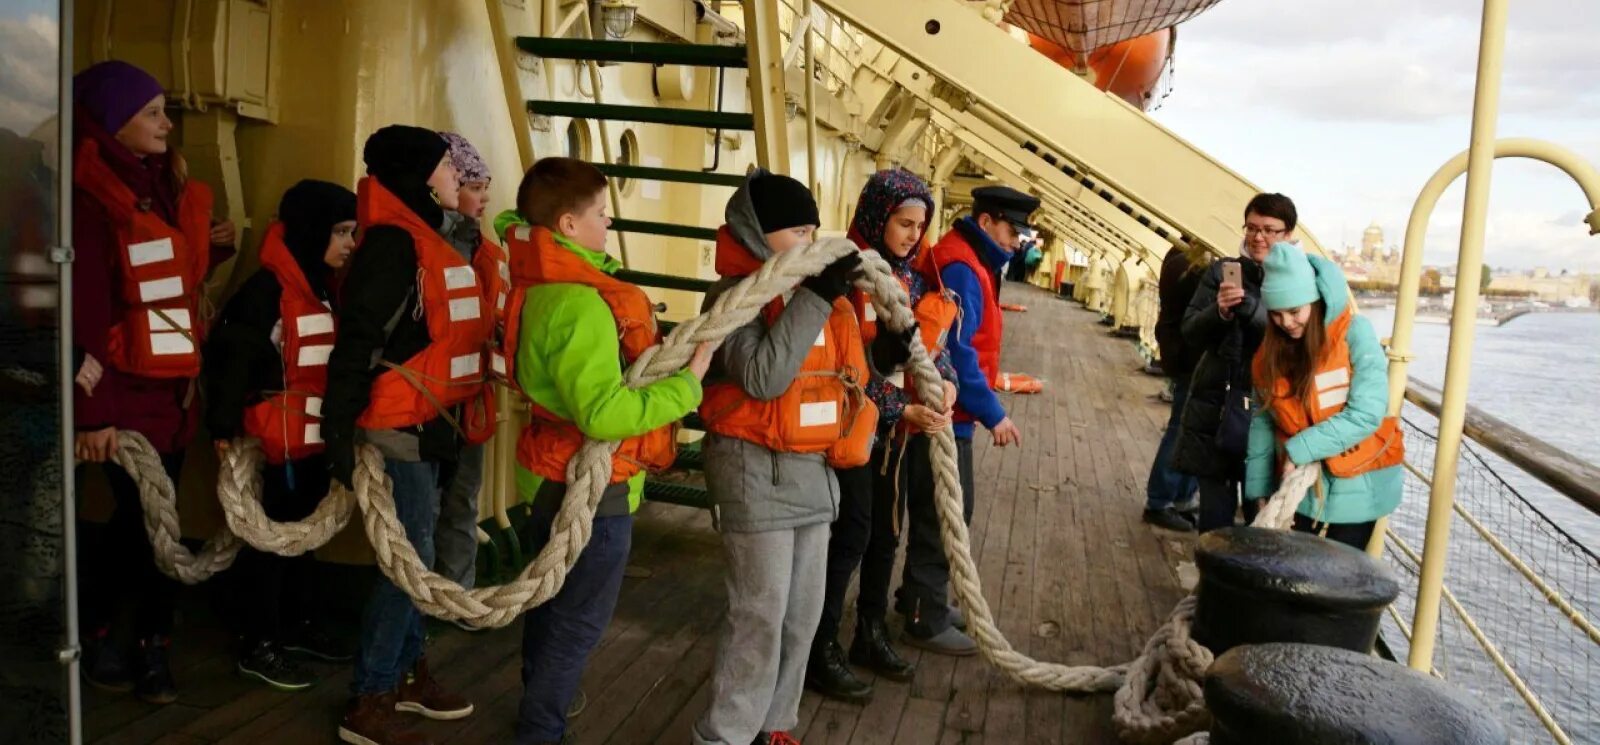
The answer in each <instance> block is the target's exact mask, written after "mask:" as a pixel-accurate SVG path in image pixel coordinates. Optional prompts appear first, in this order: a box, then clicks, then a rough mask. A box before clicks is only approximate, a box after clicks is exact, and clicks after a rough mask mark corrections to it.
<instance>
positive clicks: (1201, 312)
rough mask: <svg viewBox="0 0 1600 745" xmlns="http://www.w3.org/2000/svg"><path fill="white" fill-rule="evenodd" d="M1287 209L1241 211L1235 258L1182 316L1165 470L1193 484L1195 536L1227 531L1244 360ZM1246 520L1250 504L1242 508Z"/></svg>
mask: <svg viewBox="0 0 1600 745" xmlns="http://www.w3.org/2000/svg"><path fill="white" fill-rule="evenodd" d="M1296 219H1297V215H1296V212H1295V208H1294V202H1293V201H1291V200H1290V199H1289V198H1288V197H1286V196H1284V195H1282V194H1257V195H1256V196H1255V197H1254V198H1253V199H1251V200H1250V203H1249V204H1248V205H1247V206H1246V207H1245V210H1244V227H1243V232H1244V241H1243V242H1242V243H1241V244H1240V247H1239V256H1238V257H1236V258H1227V259H1219V260H1217V261H1214V262H1212V264H1211V267H1210V269H1208V270H1207V271H1206V273H1205V276H1204V278H1203V279H1202V280H1201V282H1200V289H1199V290H1197V291H1196V292H1195V295H1194V298H1193V299H1191V300H1190V301H1189V309H1188V310H1187V311H1186V312H1185V313H1184V315H1183V339H1184V341H1185V342H1186V343H1187V345H1188V349H1189V351H1190V353H1191V354H1197V355H1199V357H1198V362H1196V363H1195V368H1194V372H1193V373H1192V374H1191V377H1190V379H1189V400H1188V402H1187V403H1185V404H1184V410H1183V419H1182V421H1181V423H1180V425H1179V433H1178V443H1177V447H1176V449H1175V451H1174V453H1173V459H1172V465H1173V467H1174V468H1176V469H1177V470H1179V471H1181V472H1183V473H1187V474H1191V475H1193V476H1195V477H1196V478H1197V480H1198V481H1199V484H1200V514H1199V519H1198V527H1199V529H1200V532H1202V533H1203V532H1205V531H1208V530H1215V529H1217V528H1223V527H1227V526H1229V525H1233V524H1234V516H1235V514H1236V512H1237V511H1238V509H1239V507H1240V506H1241V504H1240V492H1239V486H1240V482H1242V481H1243V480H1244V459H1245V450H1246V448H1247V447H1248V444H1249V437H1250V417H1251V414H1252V413H1253V412H1251V410H1250V406H1251V404H1250V360H1251V358H1253V357H1254V356H1255V353H1256V348H1257V347H1259V346H1260V345H1261V339H1262V336H1263V335H1264V334H1265V332H1266V327H1267V309H1266V306H1264V305H1262V304H1261V279H1262V269H1261V265H1262V262H1264V261H1266V259H1267V255H1268V254H1269V253H1270V252H1271V251H1272V244H1274V243H1277V242H1280V241H1290V240H1293V239H1294V229H1295V222H1296ZM1243 507H1244V516H1245V520H1246V521H1247V522H1248V521H1249V520H1250V519H1251V518H1252V517H1253V516H1254V515H1255V511H1256V510H1255V508H1256V503H1255V502H1254V501H1250V500H1246V501H1244V502H1243Z"/></svg>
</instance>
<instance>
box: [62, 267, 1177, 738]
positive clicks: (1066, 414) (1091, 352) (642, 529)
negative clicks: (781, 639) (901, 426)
mask: <svg viewBox="0 0 1600 745" xmlns="http://www.w3.org/2000/svg"><path fill="white" fill-rule="evenodd" d="M1005 293H1006V295H1007V299H1008V301H1010V300H1013V299H1015V300H1017V301H1019V302H1023V303H1026V304H1027V305H1028V306H1029V307H1030V311H1029V312H1027V313H1008V314H1007V315H1006V335H1007V338H1008V339H1010V340H1011V341H1012V344H1011V345H1010V346H1008V348H1007V349H1006V351H1005V354H1004V357H1003V364H1002V367H1003V368H1004V369H1006V370H1008V371H1016V372H1027V373H1030V374H1034V375H1038V376H1040V377H1042V378H1044V379H1045V381H1046V384H1045V385H1046V390H1045V392H1044V393H1043V394H1041V395H1036V396H1011V395H1004V394H1003V396H1002V398H1003V400H1004V401H1005V403H1006V405H1007V407H1008V410H1009V411H1010V412H1011V414H1012V417H1013V420H1014V421H1016V422H1017V424H1018V425H1019V427H1020V428H1021V429H1022V432H1023V438H1024V439H1023V446H1022V447H1021V448H1020V449H1018V448H1007V449H997V448H994V447H992V446H991V445H990V443H989V438H988V436H987V433H983V432H980V433H979V435H978V437H977V438H976V443H975V450H974V456H975V457H974V461H975V465H976V469H975V470H976V476H977V478H976V483H977V484H978V489H979V493H978V499H977V505H976V510H975V514H974V518H973V524H972V527H971V539H972V548H973V553H974V555H975V557H976V558H977V561H978V566H979V573H980V576H981V578H982V581H983V584H984V591H985V593H986V598H987V601H988V602H989V604H990V606H991V608H992V609H993V611H994V612H995V614H996V617H997V620H998V623H999V625H1000V628H1001V629H1002V630H1003V631H1004V632H1005V634H1006V635H1007V637H1008V638H1009V639H1010V640H1011V642H1012V644H1013V645H1014V646H1016V647H1017V648H1018V649H1020V650H1023V651H1025V652H1028V653H1030V654H1034V655H1037V656H1039V657H1040V658H1042V659H1048V660H1054V661H1062V662H1067V663H1069V664H1112V663H1116V662H1122V661H1125V660H1127V659H1129V658H1131V657H1132V656H1133V655H1134V654H1136V653H1137V651H1138V649H1139V647H1140V646H1141V645H1142V643H1143V640H1144V638H1145V637H1146V636H1147V635H1148V634H1149V632H1150V631H1152V630H1153V629H1154V628H1155V626H1156V624H1158V623H1160V621H1161V620H1163V619H1164V618H1165V616H1166V614H1167V612H1168V611H1169V610H1170V608H1171V605H1172V603H1174V602H1176V601H1177V599H1178V598H1180V597H1181V596H1182V590H1181V589H1180V588H1179V587H1178V582H1177V578H1176V575H1175V573H1174V571H1173V567H1172V564H1173V562H1174V561H1176V560H1180V559H1183V558H1185V557H1186V555H1187V554H1188V552H1189V550H1190V543H1191V541H1189V540H1188V539H1185V538H1182V537H1178V536H1174V535H1171V534H1157V533H1155V532H1153V531H1152V530H1151V529H1149V528H1148V527H1147V526H1145V525H1144V524H1143V523H1142V522H1141V521H1140V510H1141V509H1142V507H1143V495H1144V483H1143V481H1144V474H1145V473H1146V471H1147V469H1148V466H1149V458H1150V457H1151V456H1152V455H1153V453H1154V450H1155V445H1156V441H1157V439H1158V438H1159V436H1160V427H1161V425H1162V424H1163V423H1164V422H1165V417H1166V408H1165V405H1164V404H1162V403H1160V402H1159V401H1158V400H1157V399H1155V398H1154V394H1155V393H1156V392H1157V391H1159V390H1160V387H1161V382H1160V381H1159V380H1158V379H1156V378H1151V377H1148V376H1145V375H1142V374H1139V373H1137V372H1136V370H1137V367H1138V365H1139V362H1138V360H1137V357H1136V355H1135V354H1134V352H1133V349H1132V346H1131V345H1130V344H1129V343H1128V342H1127V341H1126V340H1123V339H1117V338H1113V337H1111V336H1110V335H1109V334H1108V333H1107V331H1106V329H1105V327H1103V326H1100V325H1098V324H1097V323H1096V316H1095V314H1092V313H1086V312H1084V311H1082V310H1080V309H1079V308H1078V306H1076V305H1075V304H1069V303H1067V302H1064V301H1060V300H1058V299H1056V298H1054V297H1053V296H1051V295H1049V294H1048V293H1045V292H1043V291H1039V290H1035V289H1033V288H1030V287H1025V286H1022V285H1014V284H1013V285H1007V287H1006V289H1005ZM722 561H723V559H722V553H721V546H720V542H719V539H718V537H717V535H716V533H715V532H714V531H713V530H712V529H711V526H710V521H709V520H708V519H707V518H706V516H705V513H703V512H700V511H697V510H693V509H689V508H685V507H676V506H671V505H662V504H651V505H647V506H646V507H645V509H644V510H643V511H641V513H640V515H639V517H638V520H637V521H636V526H635V534H634V552H633V558H632V561H631V563H632V564H634V565H636V566H639V567H643V568H646V569H648V570H649V575H648V576H647V577H633V578H629V579H628V580H627V581H626V582H625V583H624V586H623V595H622V598H621V600H620V602H619V604H618V609H617V614H616V619H615V620H614V622H613V623H612V625H611V627H609V628H608V629H607V632H606V635H605V636H604V637H603V639H602V642H601V645H600V647H599V648H598V649H596V651H595V653H594V654H593V655H592V657H591V660H590V665H589V667H588V669H587V670H586V671H585V676H584V682H583V686H584V690H585V691H586V693H587V695H588V698H589V706H588V708H587V710H586V711H585V712H584V713H583V714H582V715H581V716H579V717H578V718H577V719H575V720H574V721H573V729H574V731H575V732H576V733H577V734H578V735H579V737H580V739H581V741H582V742H585V743H601V742H608V743H655V742H659V743H686V742H688V741H689V731H690V727H691V726H692V723H693V722H694V720H695V719H696V718H698V717H699V716H700V714H701V712H702V711H703V710H704V708H705V706H706V705H707V703H708V702H709V698H710V674H711V666H712V661H713V660H712V658H713V656H714V653H715V646H716V637H717V630H718V624H719V623H720V621H721V618H722V612H723V609H724V607H725V603H726V600H725V597H724V590H723V584H722V571H723V567H722ZM895 576H896V578H897V579H898V568H897V571H896V575H895ZM846 609H847V610H846V616H845V622H844V626H843V629H844V630H843V632H842V633H841V643H843V644H845V645H847V646H848V644H849V642H850V638H851V637H850V635H851V634H852V633H853V630H854V588H852V592H851V596H850V597H849V598H848V599H847V602H846ZM891 625H892V626H893V627H895V629H896V633H898V626H899V622H898V618H897V617H895V616H893V615H891ZM185 631H186V630H180V634H184V632H185ZM226 639H227V636H226V634H223V633H220V632H218V631H216V630H204V631H196V632H195V633H194V634H193V635H189V636H187V638H180V645H181V646H180V647H179V648H178V649H179V650H181V655H180V657H179V659H178V662H179V667H178V675H179V682H180V685H181V686H182V689H183V695H182V697H181V699H180V702H179V704H176V705H174V706H170V707H165V708H155V707H148V706H145V705H143V704H139V703H136V702H133V701H131V700H130V699H127V698H115V697H105V696H102V695H97V696H96V697H95V700H94V707H93V709H92V710H91V713H90V715H89V717H88V726H89V735H90V737H89V741H90V742H105V743H119V744H124V743H125V744H126V745H141V744H142V743H152V742H154V743H162V744H163V745H201V744H209V743H238V744H240V745H270V744H271V743H288V744H289V745H320V744H322V743H333V742H335V741H336V738H335V735H334V726H335V724H336V722H337V720H338V716H339V713H340V711H342V707H343V704H344V701H345V697H346V689H347V686H348V682H349V671H348V668H337V667H319V668H318V669H319V670H321V671H323V672H325V673H326V674H327V676H326V677H325V678H324V679H323V680H322V681H321V682H320V683H319V684H318V685H317V686H315V687H314V688H312V689H311V690H308V691H305V692H301V693H298V694H284V693H277V692H274V691H269V690H266V689H264V688H262V687H259V686H255V685H252V684H249V683H247V682H245V681H243V680H241V679H240V678H239V677H238V676H237V675H236V674H234V673H233V671H232V657H231V656H230V655H229V650H228V645H227V644H226ZM520 644H521V626H520V624H513V625H512V626H511V627H509V628H507V629H501V630H497V631H490V632H482V633H477V634H470V635H469V634H466V633H462V632H458V631H456V630H454V629H446V630H443V631H441V632H439V633H438V638H437V639H435V640H434V641H433V642H432V645H431V646H430V648H429V658H430V660H431V662H432V666H433V667H434V669H435V671H436V674H437V675H438V676H439V677H440V678H441V679H442V680H443V681H445V682H446V683H448V684H449V685H451V686H454V687H456V689H457V690H460V691H462V692H463V693H465V694H467V695H468V696H469V697H470V698H472V700H473V701H474V702H475V703H476V704H477V706H478V710H477V712H476V713H475V714H474V715H473V716H472V717H470V718H468V719H466V720H464V721H460V722H429V723H426V724H424V725H423V729H424V730H425V731H427V732H428V733H429V734H431V735H433V736H434V737H435V738H436V739H438V740H439V741H440V742H448V743H452V744H453V745H478V744H479V743H501V742H508V741H510V739H511V731H512V722H513V720H514V719H515V716H516V708H517V703H518V700H519V698H520V695H521V682H520V668H521V658H520ZM903 652H904V654H905V655H906V657H907V658H908V659H911V660H913V661H915V662H917V663H918V665H919V670H918V673H917V678H916V680H915V681H914V682H912V683H911V684H909V685H908V684H902V683H895V682H892V681H886V680H877V681H876V682H875V685H876V689H877V690H876V694H875V696H874V698H873V700H872V701H871V702H870V703H868V704H867V705H865V706H849V705H845V704H839V703H834V702H824V701H822V700H820V699H819V698H818V697H816V696H815V695H812V694H807V696H806V697H805V699H804V701H803V703H802V707H801V711H800V724H799V726H798V727H797V734H799V735H800V736H801V737H802V739H803V740H804V741H805V742H806V743H807V744H808V745H817V744H818V743H829V744H833V743H838V744H844V743H850V744H852V745H883V744H887V743H897V742H903V743H951V744H954V743H964V744H968V745H971V744H978V743H984V742H989V743H1011V742H1039V743H1062V744H1064V745H1066V744H1076V743H1088V744H1095V743H1112V742H1114V741H1115V740H1114V735H1113V733H1112V731H1111V726H1110V719H1109V718H1110V711H1111V701H1110V697H1109V696H1064V695H1060V694H1054V693H1049V692H1044V691H1028V690H1024V689H1023V688H1022V687H1020V686H1019V685H1017V684H1015V683H1013V682H1011V681H1010V680H1009V679H1007V678H1006V677H1005V676H1004V675H1002V674H1000V673H999V672H998V671H996V670H994V669H993V668H992V667H990V666H989V665H988V663H987V662H985V661H983V660H982V659H981V658H967V659H961V660H957V659H953V658H949V657H941V656H938V655H932V654H925V653H922V652H918V651H915V650H910V649H905V650H903ZM861 674H862V675H864V676H866V677H868V678H871V677H872V676H871V675H870V674H867V673H865V672H863V673H861Z"/></svg>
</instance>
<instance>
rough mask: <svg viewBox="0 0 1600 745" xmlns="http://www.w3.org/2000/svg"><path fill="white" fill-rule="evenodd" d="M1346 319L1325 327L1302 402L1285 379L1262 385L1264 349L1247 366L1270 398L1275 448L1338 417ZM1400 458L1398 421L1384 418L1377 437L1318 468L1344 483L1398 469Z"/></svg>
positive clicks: (1347, 373)
mask: <svg viewBox="0 0 1600 745" xmlns="http://www.w3.org/2000/svg"><path fill="white" fill-rule="evenodd" d="M1352 318H1354V316H1353V315H1352V314H1351V313H1350V309H1349V308H1346V309H1345V311H1344V312H1343V313H1341V314H1339V317H1338V318H1335V319H1334V320H1333V322H1332V323H1330V324H1328V327H1327V337H1326V338H1327V341H1326V342H1325V343H1324V345H1323V348H1322V354H1321V355H1320V357H1319V358H1318V360H1317V363H1316V370H1315V373H1314V374H1313V375H1312V376H1311V390H1310V391H1309V392H1308V396H1309V399H1308V400H1305V401H1297V400H1295V398H1294V394H1293V393H1292V392H1291V387H1290V385H1289V381H1288V380H1287V379H1285V378H1279V379H1277V380H1272V381H1268V380H1266V379H1265V378H1266V360H1267V358H1266V354H1265V351H1266V347H1265V345H1263V346H1262V348H1261V349H1258V350H1257V351H1256V356H1255V359H1254V360H1252V361H1251V372H1252V375H1253V377H1254V378H1255V380H1256V383H1257V386H1258V387H1259V388H1260V389H1261V390H1263V391H1266V392H1268V393H1269V395H1270V396H1271V401H1270V402H1269V403H1268V408H1269V410H1270V411H1271V412H1272V420H1273V422H1274V423H1275V424H1276V428H1277V431H1278V441H1279V442H1280V443H1283V442H1287V441H1288V440H1289V438H1291V437H1293V436H1295V435H1297V434H1299V433H1300V432H1302V431H1304V430H1306V429H1309V428H1310V427H1311V426H1313V425H1316V424H1319V423H1321V422H1324V421H1326V420H1328V419H1329V418H1331V417H1332V416H1333V415H1335V414H1338V413H1339V412H1341V411H1344V406H1345V402H1346V401H1347V400H1349V397H1350V383H1351V379H1352V377H1353V374H1354V370H1353V368H1351V366H1350V344H1349V342H1348V341H1347V340H1346V338H1345V335H1346V333H1347V332H1348V331H1349V330H1350V321H1351V319H1352ZM1405 456H1406V450H1405V442H1404V439H1403V437H1402V432H1401V430H1400V421H1399V418H1398V417H1385V418H1384V419H1383V422H1382V423H1381V424H1380V425H1379V426H1378V431H1377V432H1374V433H1373V434H1372V435H1371V436H1370V437H1368V438H1367V439H1365V440H1362V441H1361V442H1360V443H1359V444H1357V445H1356V446H1355V447H1353V448H1350V449H1349V450H1346V451H1344V452H1342V453H1340V454H1338V455H1335V456H1333V457H1331V458H1328V459H1326V460H1324V461H1323V463H1324V464H1325V465H1326V466H1327V467H1328V473H1330V474H1332V475H1334V476H1336V477H1339V478H1349V477H1351V476H1359V475H1361V474H1363V473H1367V472H1369V471H1377V470H1379V469H1383V468H1389V467H1391V466H1397V465H1400V463H1401V461H1403V460H1405Z"/></svg>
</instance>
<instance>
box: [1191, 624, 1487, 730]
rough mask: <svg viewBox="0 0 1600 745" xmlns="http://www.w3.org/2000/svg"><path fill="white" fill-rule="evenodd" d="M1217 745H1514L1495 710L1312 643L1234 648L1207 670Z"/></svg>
mask: <svg viewBox="0 0 1600 745" xmlns="http://www.w3.org/2000/svg"><path fill="white" fill-rule="evenodd" d="M1205 694H1206V708H1208V709H1210V710H1211V715H1212V718H1213V723H1212V725H1211V745H1262V744H1263V743H1295V744H1296V745H1362V744H1364V743H1372V744H1373V745H1377V744H1378V743H1383V744H1384V745H1507V743H1509V742H1510V738H1509V737H1508V736H1507V735H1506V731H1505V728H1504V727H1503V726H1502V725H1501V724H1500V722H1498V721H1497V720H1495V719H1494V718H1493V717H1491V716H1490V715H1489V714H1487V713H1486V712H1487V710H1488V708H1489V707H1488V706H1486V705H1484V703H1483V702H1481V701H1477V700H1475V699H1473V698H1472V697H1471V696H1470V695H1468V694H1467V693H1465V692H1463V691H1461V690H1460V689H1458V688H1455V687H1453V686H1451V685H1448V684H1446V683H1445V682H1444V681H1442V680H1437V679H1435V678H1433V677H1430V676H1427V675H1423V674H1421V673H1418V672H1416V671H1414V670H1412V669H1410V668H1408V667H1405V666H1404V665H1398V664H1395V663H1393V662H1389V661H1387V660H1382V659H1379V658H1377V657H1373V656H1372V655H1368V654H1362V653H1360V652H1351V651H1349V650H1344V649H1335V648H1333V647H1323V646H1317V645H1312V644H1255V645H1249V646H1241V647H1235V648H1234V649H1232V650H1230V651H1229V652H1228V653H1227V654H1225V655H1222V656H1221V657H1218V658H1217V661H1216V662H1215V663H1213V664H1212V665H1211V668H1210V669H1209V670H1208V671H1206V680H1205Z"/></svg>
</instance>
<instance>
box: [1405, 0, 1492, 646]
mask: <svg viewBox="0 0 1600 745" xmlns="http://www.w3.org/2000/svg"><path fill="white" fill-rule="evenodd" d="M1509 5H1510V2H1509V0H1484V3H1483V28H1482V31H1481V35H1480V38H1479V42H1478V84H1477V94H1476V96H1475V99H1474V101H1473V105H1472V145H1471V147H1470V149H1469V150H1468V156H1467V197H1466V204H1465V206H1464V207H1463V209H1462V215H1461V250H1460V252H1459V254H1458V256H1459V260H1458V261H1457V266H1456V298H1455V307H1454V310H1453V314H1452V318H1451V325H1450V354H1449V358H1448V361H1447V362H1446V364H1445V377H1444V401H1443V405H1442V407H1441V409H1440V412H1439V444H1438V450H1437V452H1436V454H1435V458H1434V463H1433V478H1434V483H1433V490H1432V493H1431V494H1430V496H1429V500H1428V530H1427V539H1426V541H1425V542H1424V543H1423V547H1422V571H1421V576H1420V577H1419V579H1418V589H1417V605H1416V615H1415V618H1414V620H1413V622H1412V629H1413V632H1414V637H1413V639H1412V641H1411V654H1410V657H1409V659H1408V663H1409V664H1410V666H1411V667H1412V668H1413V669H1416V670H1421V671H1427V670H1428V669H1430V668H1432V666H1433V649H1434V644H1435V642H1436V641H1437V639H1438V633H1439V601H1440V596H1441V594H1442V590H1443V587H1444V569H1445V563H1446V562H1447V561H1448V559H1449V548H1450V546H1449V544H1450V515H1451V506H1452V503H1453V502H1454V501H1455V487H1456V467H1457V466H1458V465H1459V462H1460V458H1461V452H1460V450H1461V431H1462V426H1463V424H1464V423H1465V420H1466V410H1467V379H1468V378H1469V377H1470V375H1471V372H1472V366H1471V360H1472V337H1473V333H1474V332H1475V331H1476V326H1477V309H1478V293H1479V287H1478V282H1479V279H1480V275H1481V274H1482V273H1483V236H1484V230H1485V226H1486V215H1487V212H1488V208H1489V179H1490V176H1491V170H1492V169H1493V167H1494V140H1495V126H1496V124H1497V121H1496V120H1497V118H1498V116H1499V112H1500V77H1501V68H1502V66H1503V62H1504V59H1505V48H1506V15H1507V10H1508V6H1509Z"/></svg>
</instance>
